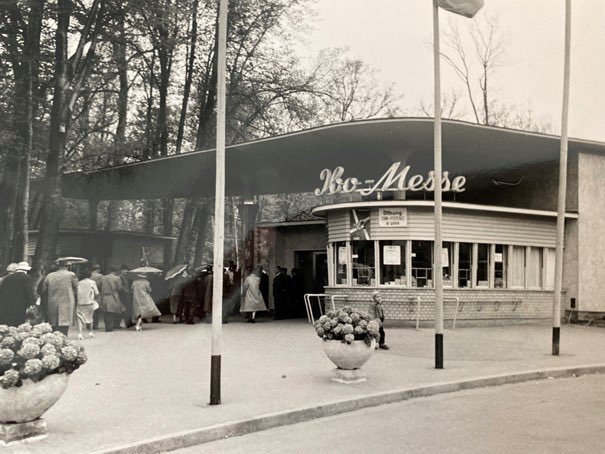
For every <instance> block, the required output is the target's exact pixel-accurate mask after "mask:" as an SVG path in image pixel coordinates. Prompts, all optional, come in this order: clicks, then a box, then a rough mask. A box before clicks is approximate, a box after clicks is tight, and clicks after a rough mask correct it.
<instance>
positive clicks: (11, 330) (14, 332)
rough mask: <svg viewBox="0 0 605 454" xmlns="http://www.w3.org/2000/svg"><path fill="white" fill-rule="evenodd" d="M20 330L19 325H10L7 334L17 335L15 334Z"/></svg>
mask: <svg viewBox="0 0 605 454" xmlns="http://www.w3.org/2000/svg"><path fill="white" fill-rule="evenodd" d="M18 332H19V331H18V330H17V327H15V326H9V327H8V331H7V334H8V335H9V336H11V337H15V334H17V333H18Z"/></svg>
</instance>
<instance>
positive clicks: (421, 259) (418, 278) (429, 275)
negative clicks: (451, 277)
mask: <svg viewBox="0 0 605 454" xmlns="http://www.w3.org/2000/svg"><path fill="white" fill-rule="evenodd" d="M432 279H433V242H432V241H412V286H414V287H430V286H432V285H433V281H432Z"/></svg>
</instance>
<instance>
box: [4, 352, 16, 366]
mask: <svg viewBox="0 0 605 454" xmlns="http://www.w3.org/2000/svg"><path fill="white" fill-rule="evenodd" d="M14 357H15V353H13V351H12V350H11V349H9V348H3V349H1V350H0V366H6V365H7V364H10V363H11V362H12V361H13V358H14Z"/></svg>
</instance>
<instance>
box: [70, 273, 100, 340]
mask: <svg viewBox="0 0 605 454" xmlns="http://www.w3.org/2000/svg"><path fill="white" fill-rule="evenodd" d="M91 274H92V273H91V272H90V271H88V272H86V273H85V274H84V278H83V279H82V280H81V281H80V282H78V305H77V307H76V317H77V319H78V339H80V340H81V339H84V336H83V335H82V327H83V326H86V325H90V333H88V337H95V335H94V334H93V333H92V317H93V314H94V312H95V310H96V309H98V308H99V303H98V301H97V300H98V299H99V289H98V288H97V283H96V282H95V281H93V280H92V279H91V278H90V276H91Z"/></svg>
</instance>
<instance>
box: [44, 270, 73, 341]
mask: <svg viewBox="0 0 605 454" xmlns="http://www.w3.org/2000/svg"><path fill="white" fill-rule="evenodd" d="M68 267H69V262H68V261H66V260H60V261H58V262H57V271H53V272H52V273H49V274H48V276H46V278H45V279H44V282H43V284H42V293H44V294H45V295H46V319H47V320H46V321H47V322H48V323H50V324H51V325H52V326H53V330H55V331H61V332H62V333H63V334H65V335H66V336H67V333H68V332H69V327H70V326H71V325H72V323H73V321H74V314H75V309H76V304H77V298H78V278H77V277H76V275H75V273H73V272H71V271H69V270H68Z"/></svg>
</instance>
